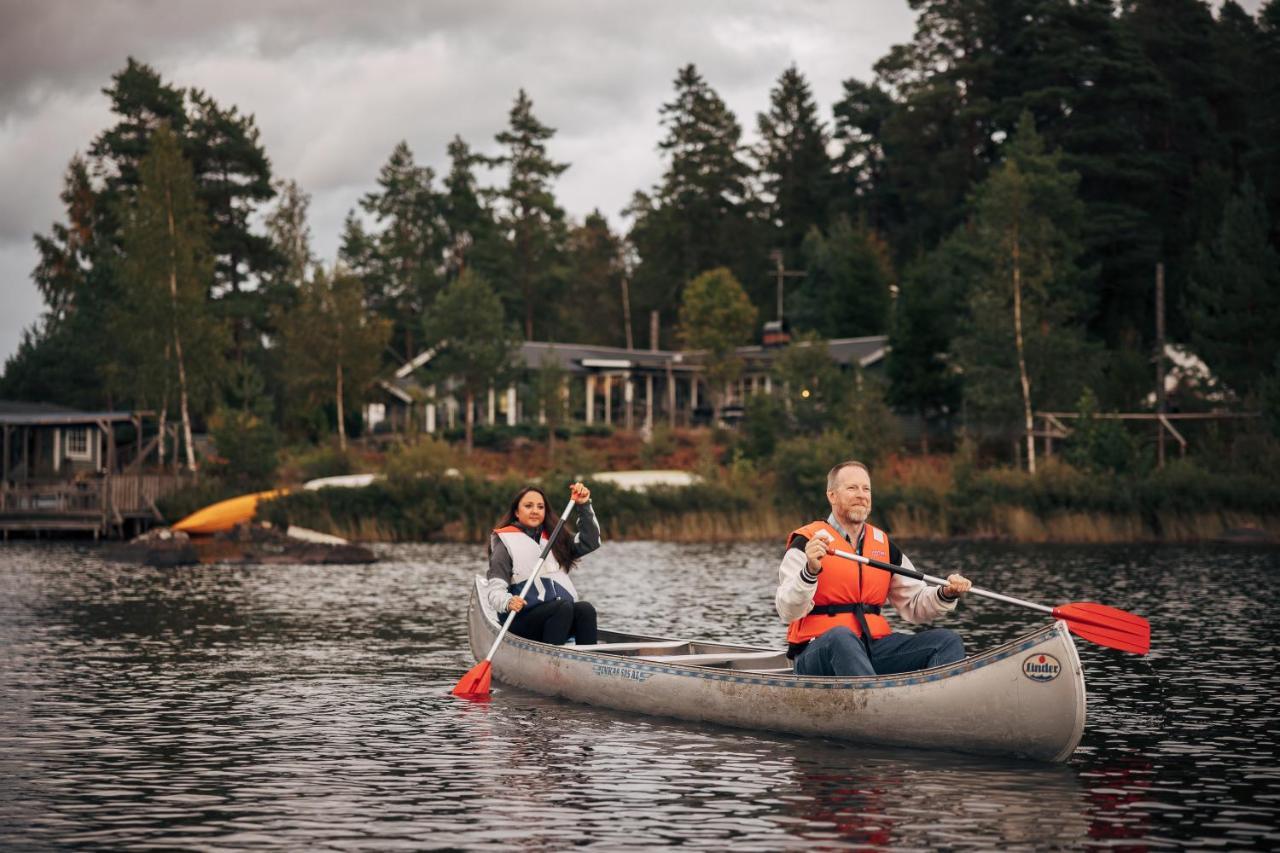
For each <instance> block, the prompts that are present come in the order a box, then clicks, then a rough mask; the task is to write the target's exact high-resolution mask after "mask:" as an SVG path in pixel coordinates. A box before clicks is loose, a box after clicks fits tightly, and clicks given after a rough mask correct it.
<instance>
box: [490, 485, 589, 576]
mask: <svg viewBox="0 0 1280 853" xmlns="http://www.w3.org/2000/svg"><path fill="white" fill-rule="evenodd" d="M530 492H537V493H538V494H539V495H541V496H542V505H543V506H545V507H546V511H545V512H544V513H543V516H542V533H543V535H546V536H550V535H551V531H553V530H555V529H556V525H557V524H559V523H560V516H559V515H557V514H556V511H555V510H554V509H552V508H551V501H549V500H547V493H546V492H544V491H543V490H542V489H540V488H538V487H537V486H525V487H524V488H522V489H520V491H518V492H516V496H515V497H514V498H512V499H511V506H510V507H508V508H507V514H506V515H505V516H503V518H502V521H501V522H499V524H498V527H508V526H510V525H512V524H518V522H517V521H516V508H517V507H519V506H520V501H522V500H524V496H525V495H527V494H529V493H530ZM489 553H490V554H492V553H493V538H492V537H490V538H489ZM551 553H552V554H554V555H555V558H556V562H557V563H559V564H560V568H562V569H564V570H565V571H566V572H567V571H569V570H570V569H572V568H573V566H574V564H575V563H576V562H577V560H576V559H574V556H573V535H572V534H571V533H569V528H568V525H567V523H566V526H565V527H562V528H560V535H559V536H557V537H556V541H555V543H554V544H553V545H552V546H551Z"/></svg>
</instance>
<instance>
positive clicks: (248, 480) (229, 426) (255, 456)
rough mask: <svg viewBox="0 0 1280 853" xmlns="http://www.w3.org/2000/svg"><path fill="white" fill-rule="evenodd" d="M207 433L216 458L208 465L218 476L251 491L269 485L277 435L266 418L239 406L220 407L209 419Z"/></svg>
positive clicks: (276, 459)
mask: <svg viewBox="0 0 1280 853" xmlns="http://www.w3.org/2000/svg"><path fill="white" fill-rule="evenodd" d="M209 432H210V435H211V436H212V438H213V443H214V446H215V447H216V448H217V452H218V457H219V459H218V461H217V462H215V463H214V464H213V465H212V466H210V467H212V468H213V469H214V472H215V473H216V475H217V476H218V477H219V478H220V479H222V480H223V481H225V482H226V483H228V484H236V485H238V486H240V487H241V488H243V489H246V490H250V491H258V490H261V489H265V488H268V487H269V486H270V485H271V483H272V482H273V481H274V479H275V474H276V466H277V464H278V463H279V459H278V456H279V452H280V434H279V433H278V432H276V429H275V427H273V426H272V425H271V424H270V423H269V422H268V421H266V420H264V419H262V418H259V417H257V416H256V415H253V414H251V413H249V412H245V411H241V410H238V409H221V410H219V411H218V412H217V413H215V414H214V416H213V417H212V418H210V421H209Z"/></svg>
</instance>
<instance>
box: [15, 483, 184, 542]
mask: <svg viewBox="0 0 1280 853" xmlns="http://www.w3.org/2000/svg"><path fill="white" fill-rule="evenodd" d="M189 482H190V478H188V477H182V476H175V475H173V474H117V475H115V476H112V477H107V478H103V479H101V480H97V479H94V480H83V481H78V482H52V483H22V484H20V485H14V486H10V485H0V523H3V522H5V521H13V522H22V525H23V527H24V528H32V529H34V528H38V527H40V526H41V525H40V523H39V522H40V520H42V519H43V520H46V521H48V522H49V525H48V526H49V528H50V529H53V528H57V527H64V526H66V525H64V524H59V523H58V522H73V523H89V522H92V523H93V525H94V526H95V527H96V528H98V529H101V530H102V531H104V532H105V531H107V530H108V528H109V527H110V526H112V525H117V524H122V523H123V521H124V519H125V518H144V519H145V518H155V520H159V518H158V515H157V512H156V506H155V503H156V501H157V500H159V499H160V498H162V497H164V496H165V495H166V494H168V493H169V492H172V491H174V490H175V489H177V488H180V487H182V486H183V485H186V484H187V483H189Z"/></svg>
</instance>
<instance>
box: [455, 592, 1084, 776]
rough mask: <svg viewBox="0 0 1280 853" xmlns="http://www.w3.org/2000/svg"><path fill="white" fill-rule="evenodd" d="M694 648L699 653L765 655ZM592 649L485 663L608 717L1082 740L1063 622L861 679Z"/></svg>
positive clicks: (475, 609) (831, 732)
mask: <svg viewBox="0 0 1280 853" xmlns="http://www.w3.org/2000/svg"><path fill="white" fill-rule="evenodd" d="M478 590H479V587H478V585H477V588H476V589H475V590H473V593H472V600H471V606H470V609H469V613H468V623H469V625H468V627H469V634H470V640H471V649H472V653H473V655H475V657H476V659H477V660H479V659H481V658H483V656H484V655H485V654H487V653H488V651H489V647H490V646H491V645H492V643H493V640H494V638H495V637H496V636H497V633H498V629H499V626H498V623H497V622H496V620H495V619H494V617H493V615H492V614H491V613H487V612H486V608H485V606H484V605H483V603H482V602H483V598H482V596H480V595H479V591H478ZM621 636H622V635H615V637H619V638H620V637H621ZM604 639H608V638H607V637H604ZM627 639H635V640H652V641H655V642H661V641H662V640H661V638H654V637H636V638H630V637H628V638H627ZM694 645H696V646H698V647H699V648H698V649H697V651H704V652H705V651H712V650H716V651H718V650H720V649H740V650H742V651H743V652H745V653H750V652H767V651H768V650H758V649H747V648H745V647H740V646H727V645H724V644H714V643H707V644H702V643H698V644H694ZM592 648H593V647H592V646H573V645H567V646H550V645H547V644H545V643H539V642H534V641H532V640H526V639H524V638H522V637H517V636H514V635H511V634H508V636H507V637H506V639H504V640H503V642H502V645H501V646H500V647H499V648H498V651H497V653H496V654H495V655H494V659H493V676H494V678H495V679H496V680H498V681H501V682H502V683H504V684H509V685H512V686H515V687H520V688H523V689H526V690H530V691H533V692H535V693H540V694H543V695H548V696H558V697H563V698H565V699H569V700H572V701H575V702H583V703H586V704H591V705H598V706H601V707H606V708H612V709H615V710H620V711H632V712H638V713H643V714H652V715H659V716H669V717H675V718H677V719H682V720H691V721H699V722H709V723H717V724H720V725H727V726H735V727H739V728H747V729H759V730H766V731H773V732H785V733H789V734H798V735H812V736H820V737H834V738H840V739H845V740H852V741H860V742H868V743H875V744H878V745H891V746H905V747H921V748H930V749H948V750H957V751H961V752H970V753H978V754H990V755H1003V756H1015V757H1025V758H1031V759H1036V760H1040V761H1065V760H1066V759H1067V758H1068V757H1069V756H1070V755H1071V753H1072V752H1073V751H1074V750H1075V748H1076V746H1077V745H1078V744H1079V742H1080V737H1081V735H1082V733H1083V731H1084V722H1085V687H1084V675H1083V671H1082V669H1081V665H1080V659H1079V655H1078V654H1077V652H1076V648H1075V643H1074V642H1073V641H1072V639H1071V635H1070V633H1069V632H1068V630H1067V627H1066V624H1065V623H1063V622H1054V623H1052V624H1050V625H1046V626H1045V627H1044V628H1042V629H1040V630H1037V631H1035V632H1033V633H1031V634H1028V635H1027V636H1025V637H1022V638H1020V639H1018V640H1015V641H1013V642H1011V643H1007V644H1005V645H1003V646H1000V647H998V648H996V649H992V650H991V651H988V652H985V653H983V654H980V655H976V656H974V657H971V658H966V659H965V660H964V661H962V662H960V663H956V664H951V665H949V666H945V667H937V668H935V669H931V670H925V671H921V672H913V673H907V674H905V675H899V676H887V677H869V678H817V677H810V676H798V675H794V674H792V673H768V672H761V671H751V670H748V669H731V668H722V667H718V666H699V665H692V664H685V663H679V662H676V661H671V660H657V659H653V658H657V657H670V656H663V655H660V654H658V655H636V654H634V653H631V654H614V653H608V652H602V651H592Z"/></svg>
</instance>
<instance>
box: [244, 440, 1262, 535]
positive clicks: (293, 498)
mask: <svg viewBox="0 0 1280 853" xmlns="http://www.w3.org/2000/svg"><path fill="white" fill-rule="evenodd" d="M560 479H564V482H565V483H567V482H568V480H567V479H565V478H560ZM810 480H813V482H809V481H810ZM522 482H523V480H520V479H516V478H513V477H500V478H495V477H492V476H478V475H474V474H462V475H455V476H445V475H425V476H413V477H408V478H397V479H389V480H387V481H385V482H380V483H376V484H374V485H372V486H369V487H367V488H363V489H325V490H321V491H316V492H299V493H295V494H291V495H288V496H286V497H284V498H281V499H278V500H274V501H271V502H269V503H266V504H264V505H263V507H262V508H261V509H260V515H261V517H263V518H265V519H266V520H269V521H271V522H272V523H275V524H296V525H301V526H303V527H310V528H314V529H317V530H323V531H326V532H331V533H335V534H337V535H340V536H346V537H348V538H351V539H357V540H362V541H383V542H391V541H461V542H479V541H483V540H484V537H485V536H486V535H487V533H488V531H489V530H490V529H491V528H492V526H493V524H494V523H495V522H496V521H497V520H498V516H499V515H500V514H501V513H502V511H503V510H504V509H505V507H506V506H507V504H508V502H509V501H510V499H511V496H512V495H513V494H514V493H515V491H516V490H517V489H518V487H519V486H520V485H521V483H522ZM547 482H557V483H558V482H559V480H558V479H555V478H548V479H547ZM824 487H825V482H824V481H823V479H822V472H816V473H815V472H805V473H803V474H801V475H797V474H796V473H794V472H792V473H791V474H789V475H787V476H785V477H782V476H779V475H778V474H776V473H772V472H762V471H759V470H756V469H755V468H753V467H751V466H749V465H746V466H742V465H730V466H728V467H726V468H725V469H723V470H722V471H720V472H719V473H718V475H717V476H716V477H715V478H714V479H709V480H708V481H706V482H704V483H703V484H700V485H697V486H693V487H689V488H682V489H655V490H652V491H649V492H646V493H636V492H628V491H624V490H622V489H619V488H617V487H615V486H612V485H610V484H608V483H597V484H592V490H593V496H594V501H595V504H596V506H597V507H598V512H599V515H600V517H601V520H602V523H603V526H604V533H605V536H606V537H607V538H610V539H615V540H618V539H658V540H664V541H673V542H695V541H696V542H707V541H711V542H715V541H730V540H739V539H743V538H747V539H756V540H766V541H768V540H772V541H779V542H780V541H782V540H783V539H784V537H785V536H786V534H787V533H788V532H789V531H791V530H792V529H794V528H795V527H796V526H797V525H799V524H801V523H803V522H805V521H808V520H811V519H813V518H816V517H819V516H820V515H824V514H825V512H826V506H825V500H824V498H823V489H824ZM561 491H563V488H562V487H552V492H553V494H558V493H559V492H561ZM801 495H804V496H812V497H813V499H812V500H799V499H797V498H798V496H801ZM555 503H559V501H558V499H557V500H556V501H555ZM873 521H876V522H877V523H879V524H881V525H882V526H884V527H885V528H886V529H888V530H889V531H890V532H892V533H893V534H894V535H895V536H898V537H899V538H904V539H948V538H957V537H962V538H982V539H997V540H1010V541H1022V542H1199V541H1211V540H1214V539H1217V538H1219V537H1221V536H1222V535H1223V534H1224V533H1226V532H1227V531H1229V530H1232V529H1235V528H1254V529H1257V530H1260V531H1263V532H1264V533H1266V534H1269V535H1270V536H1271V537H1273V538H1280V486H1277V484H1276V483H1275V482H1273V481H1271V480H1270V479H1269V478H1267V477H1263V476H1261V475H1240V474H1237V475H1225V474H1215V473H1212V472H1206V471H1203V470H1201V469H1199V468H1197V467H1195V466H1193V465H1189V464H1186V463H1177V464H1173V465H1169V466H1167V467H1166V468H1165V469H1163V470H1161V471H1156V472H1152V473H1150V474H1147V475H1143V476H1134V477H1119V476H1114V475H1113V476H1101V475H1096V474H1089V473H1085V472H1081V471H1077V470H1076V469H1073V468H1071V467H1069V466H1067V465H1065V464H1061V463H1051V464H1048V465H1046V466H1044V467H1043V469H1042V470H1041V471H1040V472H1039V473H1038V474H1036V475H1035V476H1032V475H1029V474H1026V473H1024V472H1021V471H1014V470H1009V469H989V470H981V471H978V470H973V469H971V468H969V467H966V466H964V465H963V464H959V463H956V462H955V461H954V460H949V459H938V458H933V459H919V458H917V459H913V460H905V461H904V460H890V461H889V462H888V463H886V464H885V465H883V466H881V467H880V468H878V469H877V473H876V495H875V511H874V513H873Z"/></svg>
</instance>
